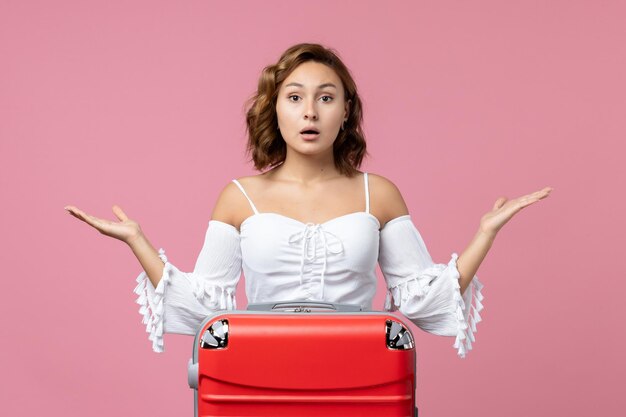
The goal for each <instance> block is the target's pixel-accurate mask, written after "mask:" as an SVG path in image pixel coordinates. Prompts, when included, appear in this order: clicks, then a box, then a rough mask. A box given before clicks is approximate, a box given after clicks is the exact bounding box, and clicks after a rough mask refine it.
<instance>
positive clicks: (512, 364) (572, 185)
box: [0, 0, 626, 417]
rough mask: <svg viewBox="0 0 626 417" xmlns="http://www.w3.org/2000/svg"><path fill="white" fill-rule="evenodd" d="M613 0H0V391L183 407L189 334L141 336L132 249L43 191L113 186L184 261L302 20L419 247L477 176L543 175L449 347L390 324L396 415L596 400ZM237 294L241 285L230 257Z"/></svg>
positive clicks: (486, 189) (615, 301)
mask: <svg viewBox="0 0 626 417" xmlns="http://www.w3.org/2000/svg"><path fill="white" fill-rule="evenodd" d="M625 14H626V7H624V3H623V2H620V1H591V0H589V1H571V0H570V1H552V2H543V1H528V2H512V1H508V2H502V1H496V0H494V1H473V2H461V1H459V2H454V1H437V2H425V1H419V2H408V1H407V2H399V1H387V2H373V1H372V2H364V1H344V2H339V3H337V2H334V1H321V0H317V1H314V2H292V1H267V0H266V1H263V2H252V1H250V2H226V1H220V2H217V1H184V2H173V1H171V2H166V1H153V0H151V1H147V0H145V1H78V0H77V1H54V2H50V1H43V0H42V1H8V0H3V1H1V2H0V60H1V65H0V135H1V142H0V186H1V187H2V188H1V198H2V205H1V207H2V208H1V210H2V216H0V221H1V224H0V226H1V228H0V230H1V233H2V240H1V243H0V244H1V247H0V254H1V255H0V256H1V257H2V274H1V275H0V277H1V278H0V279H2V294H3V296H2V303H0V317H1V320H2V323H1V325H2V329H3V335H2V348H1V351H2V354H1V355H0V367H1V369H2V377H1V378H2V380H1V384H2V386H1V387H0V404H1V405H0V413H1V414H2V415H7V416H27V415H47V416H61V415H62V416H85V415H89V416H105V415H141V416H172V415H183V416H184V415H191V414H192V411H193V404H192V403H193V395H192V390H190V389H189V388H188V387H187V380H186V378H187V377H186V365H187V360H188V358H189V357H190V355H191V344H192V339H191V338H190V337H188V336H178V335H168V336H166V342H165V343H166V353H164V354H156V353H153V352H152V350H151V346H150V343H149V342H148V340H147V334H146V333H145V332H144V326H143V325H142V324H141V323H140V320H141V317H140V315H139V314H138V305H136V304H135V295H134V294H133V293H132V290H133V288H134V287H135V278H136V276H137V275H138V273H139V272H140V267H139V263H138V262H137V260H136V259H135V258H134V256H133V255H132V253H131V252H130V250H129V249H128V248H127V247H126V246H125V245H124V244H122V243H120V242H119V241H116V240H113V239H109V238H105V237H104V236H101V235H100V234H98V232H97V231H95V230H94V229H92V228H90V227H89V226H87V225H86V224H83V223H81V222H79V221H78V220H76V219H75V218H73V217H71V216H70V215H69V214H67V213H66V212H65V211H64V210H63V207H64V206H65V205H67V204H73V205H76V206H78V207H80V208H82V209H84V210H86V211H87V212H89V213H92V214H94V215H97V216H101V217H106V218H109V219H113V218H114V216H113V214H112V212H111V206H112V205H113V204H119V205H121V207H122V208H123V209H124V210H125V211H126V212H127V214H128V215H129V216H130V217H131V218H133V219H136V220H137V221H139V222H140V224H141V225H142V228H143V229H144V231H145V232H146V234H147V235H148V237H149V238H150V240H151V241H152V242H153V244H154V245H155V246H156V247H157V248H158V247H163V248H165V249H166V251H167V254H168V256H169V258H170V260H171V261H172V262H173V263H174V264H175V265H177V266H178V267H179V268H181V269H183V270H191V269H192V268H193V265H194V262H195V259H196V256H197V255H198V253H199V251H200V248H201V246H202V242H203V238H204V233H205V231H206V226H207V222H208V220H209V216H210V213H211V210H212V207H213V204H214V202H215V199H216V197H217V195H218V193H219V191H220V190H221V189H222V187H223V186H224V185H225V184H226V183H227V182H228V181H230V180H231V179H232V178H237V177H241V176H244V175H250V174H253V173H255V172H254V171H253V169H252V167H251V165H250V164H248V163H247V162H246V161H245V158H244V152H243V150H244V145H245V136H244V117H243V103H244V100H245V99H246V98H247V97H248V95H250V94H251V93H252V92H253V91H254V89H255V87H256V82H257V77H258V75H259V73H260V71H261V69H262V68H263V66H265V65H267V64H269V63H272V62H275V61H276V60H277V59H278V57H279V56H280V53H281V52H282V51H283V50H284V49H286V48H287V47H289V46H291V45H292V44H295V43H298V42H303V41H307V42H320V43H323V44H325V45H327V46H331V47H333V48H336V49H337V50H338V51H339V53H340V55H341V56H342V57H343V59H344V60H345V62H346V64H347V65H348V67H349V68H350V69H351V71H352V72H353V74H354V76H355V79H356V81H357V84H358V87H359V89H360V93H361V94H362V98H363V100H364V104H365V130H366V134H367V138H368V146H369V151H370V153H371V155H372V157H371V158H370V159H368V160H367V161H366V163H365V164H364V166H363V167H362V169H363V170H366V171H369V172H374V173H379V174H381V175H384V176H386V177H388V178H389V179H391V180H392V181H394V182H395V183H396V184H397V185H398V187H399V188H400V190H401V191H402V192H403V195H404V197H405V200H406V201H407V204H408V206H409V210H410V212H411V214H412V216H413V219H414V222H415V224H416V226H417V227H418V229H419V230H420V232H421V233H422V236H423V237H424V239H425V241H426V243H427V245H428V249H429V251H430V253H431V255H432V256H433V258H434V259H435V261H437V262H440V263H445V262H448V260H449V257H450V254H451V253H452V252H454V251H457V252H458V253H459V254H460V253H461V252H462V251H463V249H464V248H465V246H466V245H467V244H468V243H469V241H470V240H471V238H472V237H473V235H474V233H475V232H476V230H477V228H478V222H479V219H480V217H481V216H482V214H484V213H485V212H486V211H488V210H490V209H491V207H492V205H493V203H494V202H495V200H496V199H497V198H498V197H499V196H501V195H504V196H507V197H509V198H514V197H518V196H521V195H523V194H527V193H530V192H533V191H535V190H538V189H540V188H542V187H544V186H552V187H554V191H553V192H552V195H551V196H550V197H549V198H548V199H546V200H542V201H539V202H538V203H537V204H535V205H532V206H530V207H527V208H526V209H524V210H522V211H521V212H520V213H519V214H518V215H517V216H515V217H514V218H513V219H512V221H511V222H510V223H509V224H507V225H506V226H505V227H504V228H503V229H502V231H501V232H500V234H499V235H498V237H497V239H496V241H495V243H494V246H493V248H492V250H491V251H490V252H489V254H488V255H487V257H486V259H485V261H484V262H483V264H482V265H481V268H480V269H479V271H478V276H479V277H480V278H481V280H482V281H483V282H484V283H485V289H484V294H485V300H484V303H485V309H484V310H483V311H482V317H483V322H482V323H480V324H479V328H478V333H477V334H476V337H477V341H476V343H475V344H474V350H473V351H471V352H470V353H469V355H468V357H467V358H466V359H465V360H461V359H458V358H457V357H456V352H455V350H454V349H453V348H452V347H451V345H452V343H453V342H454V339H453V338H447V337H437V336H433V335H430V334H428V333H425V332H423V331H421V330H419V329H418V328H417V327H413V330H414V332H415V335H416V339H417V345H418V397H417V398H418V406H419V407H420V411H421V412H420V415H421V416H454V415H464V416H481V417H486V416H512V417H513V416H530V415H533V416H566V415H567V416H583V415H597V416H613V415H618V414H620V411H621V412H623V409H624V407H626V400H625V399H624V398H625V397H624V395H623V392H622V391H623V388H624V386H625V384H624V382H625V381H624V375H625V372H626V366H625V361H624V358H623V351H624V343H625V342H626V338H625V336H624V328H625V324H624V323H625V318H626V316H625V314H624V308H623V307H622V305H623V296H624V292H625V291H626V283H625V278H626V274H625V273H624V265H623V262H622V261H621V259H622V258H621V257H620V256H619V255H618V254H620V253H621V252H622V250H623V249H624V243H625V239H624V231H625V228H624V221H623V213H624V210H625V208H626V207H625V205H626V204H625V203H626V199H625V198H624V184H625V181H624V179H625V175H624V170H623V169H619V168H618V163H619V161H618V160H619V159H621V158H622V157H623V155H624V145H623V141H624V138H625V134H626V122H625V119H626V118H625V117H624V116H625V114H626V101H625V99H624V97H626V82H625V81H624V74H626V49H625V48H624V44H625V43H626V25H624V22H625V21H626V17H625ZM237 295H238V300H239V306H240V308H245V306H246V300H245V293H244V286H243V280H242V281H241V284H240V285H239V288H238V293H237ZM383 300H384V283H383V281H382V277H381V279H380V286H379V292H378V294H377V296H376V299H375V303H374V307H375V308H382V304H383ZM461 413H463V414H461Z"/></svg>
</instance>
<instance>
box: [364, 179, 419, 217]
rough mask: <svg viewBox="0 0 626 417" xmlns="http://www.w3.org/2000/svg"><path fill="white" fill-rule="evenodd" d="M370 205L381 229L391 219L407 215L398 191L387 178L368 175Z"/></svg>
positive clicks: (407, 210) (407, 211) (404, 204)
mask: <svg viewBox="0 0 626 417" xmlns="http://www.w3.org/2000/svg"><path fill="white" fill-rule="evenodd" d="M367 177H368V182H369V189H370V205H371V210H372V214H374V215H375V216H376V217H378V219H379V220H380V223H381V228H382V227H384V225H385V224H386V223H387V222H388V221H389V220H391V219H395V218H396V217H399V216H403V215H405V214H409V209H408V208H407V206H406V203H405V202H404V198H403V197H402V193H401V192H400V189H398V187H397V186H396V185H395V184H394V183H393V182H392V181H391V180H390V179H388V178H385V177H383V176H382V175H379V174H372V173H368V174H367Z"/></svg>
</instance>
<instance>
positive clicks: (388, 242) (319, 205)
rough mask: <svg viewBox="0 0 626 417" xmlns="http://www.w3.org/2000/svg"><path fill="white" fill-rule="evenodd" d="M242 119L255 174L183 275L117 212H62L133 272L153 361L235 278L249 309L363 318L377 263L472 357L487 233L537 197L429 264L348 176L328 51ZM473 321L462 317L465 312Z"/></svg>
mask: <svg viewBox="0 0 626 417" xmlns="http://www.w3.org/2000/svg"><path fill="white" fill-rule="evenodd" d="M249 104H250V106H249V110H248V112H247V127H248V136H249V141H248V152H249V153H250V154H251V159H252V161H253V162H254V166H255V168H256V169H257V170H259V171H263V170H265V169H267V170H266V171H264V172H262V173H260V174H258V175H254V176H250V177H243V178H240V179H239V180H233V181H232V182H231V183H229V184H228V185H226V187H225V188H224V189H223V190H222V192H221V194H220V196H219V198H218V200H217V203H216V205H215V208H214V211H213V213H212V216H211V217H212V218H211V220H210V221H209V227H208V229H207V232H206V236H205V242H204V246H203V247H202V250H201V252H200V255H199V257H198V260H197V262H196V265H195V268H194V270H193V272H182V271H180V270H179V269H178V268H176V267H175V266H174V265H173V264H172V263H170V262H168V260H167V258H166V257H165V253H164V251H163V250H162V249H161V250H159V252H157V251H156V250H155V248H154V247H153V246H152V244H151V243H150V242H149V241H148V239H147V238H146V235H145V234H144V233H143V231H142V229H141V227H140V226H139V224H138V223H137V222H136V221H133V220H131V219H129V218H128V216H127V215H126V214H125V213H124V212H123V211H122V209H121V208H120V207H118V206H113V213H114V214H115V216H116V217H117V218H118V219H119V221H118V222H115V221H108V220H104V219H99V218H96V217H94V216H91V215H89V214H86V213H85V212H83V211H81V210H79V209H78V208H76V207H73V206H67V207H66V210H68V211H69V213H70V214H72V215H74V216H75V217H77V218H78V219H80V220H83V221H84V222H86V223H88V224H89V225H91V226H93V227H94V228H96V229H97V230H98V231H100V232H101V233H102V234H104V235H106V236H111V237H113V238H116V239H119V240H121V241H123V242H125V243H126V244H128V245H129V246H130V248H131V250H132V251H133V253H134V254H135V256H136V257H137V259H138V260H139V262H140V263H141V266H142V267H143V269H144V272H142V273H141V274H140V275H139V277H138V278H137V281H138V285H137V287H136V288H135V292H136V293H137V294H138V295H139V298H138V299H137V302H138V303H139V304H140V305H141V308H140V313H141V314H142V315H143V319H144V320H143V322H144V324H146V331H147V332H148V333H150V336H149V339H150V340H152V346H153V350H154V351H156V352H162V351H163V334H164V333H179V334H190V335H193V334H195V332H196V330H197V328H198V327H199V325H200V322H201V321H202V320H203V319H204V318H205V317H206V316H207V315H208V314H209V313H210V312H212V311H215V310H219V309H234V308H236V302H235V289H236V286H237V283H238V282H239V278H240V275H241V271H242V269H243V272H244V275H245V276H246V295H247V298H248V301H249V302H250V303H259V302H272V301H287V300H318V301H321V300H323V301H328V302H336V303H345V304H359V305H361V306H363V307H364V308H366V309H371V304H372V299H373V297H374V294H375V290H376V274H375V267H376V262H377V261H378V263H379V264H380V268H381V271H382V272H383V275H384V278H385V281H386V284H387V288H388V293H387V298H386V301H385V310H387V311H397V310H399V311H400V312H401V313H403V314H404V315H405V316H406V317H407V318H408V319H410V320H411V321H412V322H413V323H415V324H416V325H417V326H418V327H420V328H421V329H423V330H425V331H427V332H430V333H433V334H436V335H442V336H455V337H456V340H455V343H454V347H455V348H456V349H457V352H458V355H459V356H460V357H465V354H466V352H467V351H469V350H471V349H472V344H471V343H472V342H474V340H475V339H474V332H475V331H476V323H478V322H479V321H480V320H481V319H480V315H479V314H478V312H479V311H480V310H481V309H482V304H481V300H482V299H483V297H482V294H481V292H480V290H481V288H482V284H481V283H480V282H479V281H478V278H477V277H476V276H475V274H476V271H477V270H478V267H479V265H480V263H481V262H482V260H483V259H484V257H485V255H486V254H487V252H488V250H489V249H490V247H491V245H492V243H493V241H494V239H495V237H496V234H497V233H498V231H499V230H500V229H501V228H502V226H503V225H504V224H505V223H506V222H508V221H509V220H510V219H511V218H512V216H513V215H514V214H516V213H517V212H519V211H520V210H521V209H522V208H524V207H526V206H528V205H530V204H533V203H535V202H537V201H538V200H540V199H543V198H545V197H547V196H548V195H549V194H550V191H551V190H552V189H551V188H549V187H546V188H544V189H543V190H541V191H537V192H535V193H532V194H529V195H526V196H523V197H519V198H516V199H513V200H507V198H505V197H501V198H499V199H498V200H497V201H496V202H495V204H494V206H493V209H492V210H491V211H489V212H488V213H486V214H485V215H484V216H482V218H481V219H480V224H479V228H478V231H477V233H476V235H475V236H474V238H473V239H472V241H471V242H470V244H469V245H468V246H467V248H466V249H465V251H463V253H462V254H461V256H457V254H456V253H453V254H452V256H451V259H450V261H449V262H448V263H447V264H435V263H433V261H432V259H431V257H430V255H429V253H428V251H427V249H426V246H425V244H424V242H423V240H422V238H421V236H420V234H419V232H418V230H417V229H416V228H415V226H414V225H413V223H412V220H411V217H410V215H409V214H408V210H407V207H406V204H405V202H404V200H403V198H402V195H401V194H400V191H399V190H398V188H397V187H396V186H395V185H394V184H393V183H392V182H391V181H389V180H388V179H386V178H385V177H383V176H381V175H375V174H369V175H368V173H363V172H361V171H359V170H358V168H359V166H360V165H361V161H362V159H363V157H364V156H365V155H366V145H365V140H364V136H363V132H362V129H361V122H362V107H361V100H360V98H359V95H358V93H357V89H356V85H355V83H354V80H353V79H352V77H351V75H350V72H349V71H348V69H347V68H346V67H345V65H344V64H343V63H342V61H341V60H340V59H339V58H338V57H337V55H336V54H335V53H334V52H333V50H331V49H327V48H325V47H323V46H321V45H318V44H298V45H294V46H292V47H291V48H289V49H288V50H287V51H285V52H284V53H283V55H282V56H281V57H280V59H279V61H278V62H277V63H276V64H274V65H270V66H268V67H266V68H265V69H264V70H263V73H262V75H261V77H260V80H259V84H258V90H257V92H256V94H255V95H254V96H253V97H252V98H251V100H250V103H249ZM472 310H473V311H472Z"/></svg>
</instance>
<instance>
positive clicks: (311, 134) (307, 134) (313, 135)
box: [300, 127, 320, 140]
mask: <svg viewBox="0 0 626 417" xmlns="http://www.w3.org/2000/svg"><path fill="white" fill-rule="evenodd" d="M319 135H320V131H319V130H317V128H314V127H305V128H304V129H302V130H301V131H300V136H301V137H302V139H304V140H313V139H317V138H318V137H319Z"/></svg>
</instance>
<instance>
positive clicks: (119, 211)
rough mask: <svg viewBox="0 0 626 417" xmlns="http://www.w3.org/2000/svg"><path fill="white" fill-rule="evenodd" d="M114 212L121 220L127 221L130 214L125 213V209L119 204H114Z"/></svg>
mask: <svg viewBox="0 0 626 417" xmlns="http://www.w3.org/2000/svg"><path fill="white" fill-rule="evenodd" d="M113 214H115V216H116V217H117V218H118V219H120V221H122V222H125V221H127V220H128V216H127V215H126V213H124V211H123V210H122V208H121V207H120V206H118V205H114V206H113Z"/></svg>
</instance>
